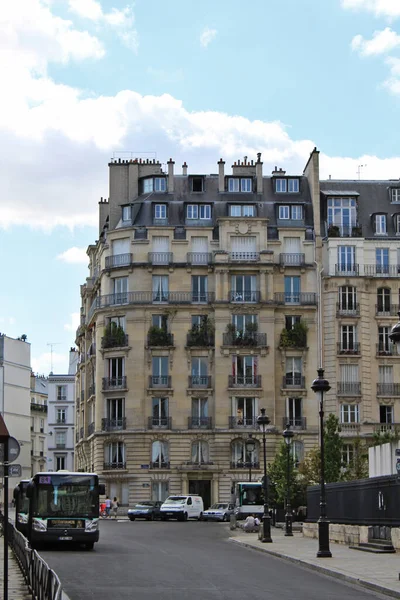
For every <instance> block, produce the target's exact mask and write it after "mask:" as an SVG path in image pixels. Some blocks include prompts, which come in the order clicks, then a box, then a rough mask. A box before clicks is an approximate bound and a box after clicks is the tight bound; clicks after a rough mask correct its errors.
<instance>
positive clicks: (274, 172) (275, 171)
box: [272, 166, 282, 177]
mask: <svg viewBox="0 0 400 600" xmlns="http://www.w3.org/2000/svg"><path fill="white" fill-rule="evenodd" d="M281 171H282V169H278V167H276V166H275V167H274V170H273V171H272V177H276V176H277V175H282V173H281Z"/></svg>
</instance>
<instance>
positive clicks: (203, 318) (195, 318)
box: [192, 315, 208, 327]
mask: <svg viewBox="0 0 400 600" xmlns="http://www.w3.org/2000/svg"><path fill="white" fill-rule="evenodd" d="M207 319H208V317H207V315H192V327H202V326H203V325H205V324H206V322H207Z"/></svg>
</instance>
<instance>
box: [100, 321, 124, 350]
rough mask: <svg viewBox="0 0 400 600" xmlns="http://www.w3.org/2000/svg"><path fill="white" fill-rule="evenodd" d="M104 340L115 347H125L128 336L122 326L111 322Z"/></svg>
mask: <svg viewBox="0 0 400 600" xmlns="http://www.w3.org/2000/svg"><path fill="white" fill-rule="evenodd" d="M104 338H105V342H106V344H112V345H113V346H124V345H125V340H126V335H125V331H124V330H123V328H122V327H121V326H120V325H117V324H116V323H114V322H113V321H111V322H110V323H109V324H108V325H107V327H106V328H105V330H104Z"/></svg>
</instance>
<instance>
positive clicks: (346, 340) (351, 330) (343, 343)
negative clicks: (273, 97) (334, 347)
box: [340, 325, 357, 352]
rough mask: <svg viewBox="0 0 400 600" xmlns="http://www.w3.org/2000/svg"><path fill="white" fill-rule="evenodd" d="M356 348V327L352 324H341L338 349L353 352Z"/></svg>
mask: <svg viewBox="0 0 400 600" xmlns="http://www.w3.org/2000/svg"><path fill="white" fill-rule="evenodd" d="M356 350H357V344H356V328H355V327H354V325H342V326H341V328H340V351H341V352H355V351H356Z"/></svg>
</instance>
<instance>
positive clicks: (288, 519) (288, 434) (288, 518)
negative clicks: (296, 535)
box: [282, 423, 294, 535]
mask: <svg viewBox="0 0 400 600" xmlns="http://www.w3.org/2000/svg"><path fill="white" fill-rule="evenodd" d="M282 435H283V439H284V440H285V444H286V449H287V471H286V514H285V535H293V532H292V521H293V517H292V507H291V505H290V446H291V445H292V439H293V436H294V433H293V431H292V430H291V429H290V423H288V424H287V425H286V429H285V431H284V432H283V434H282Z"/></svg>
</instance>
